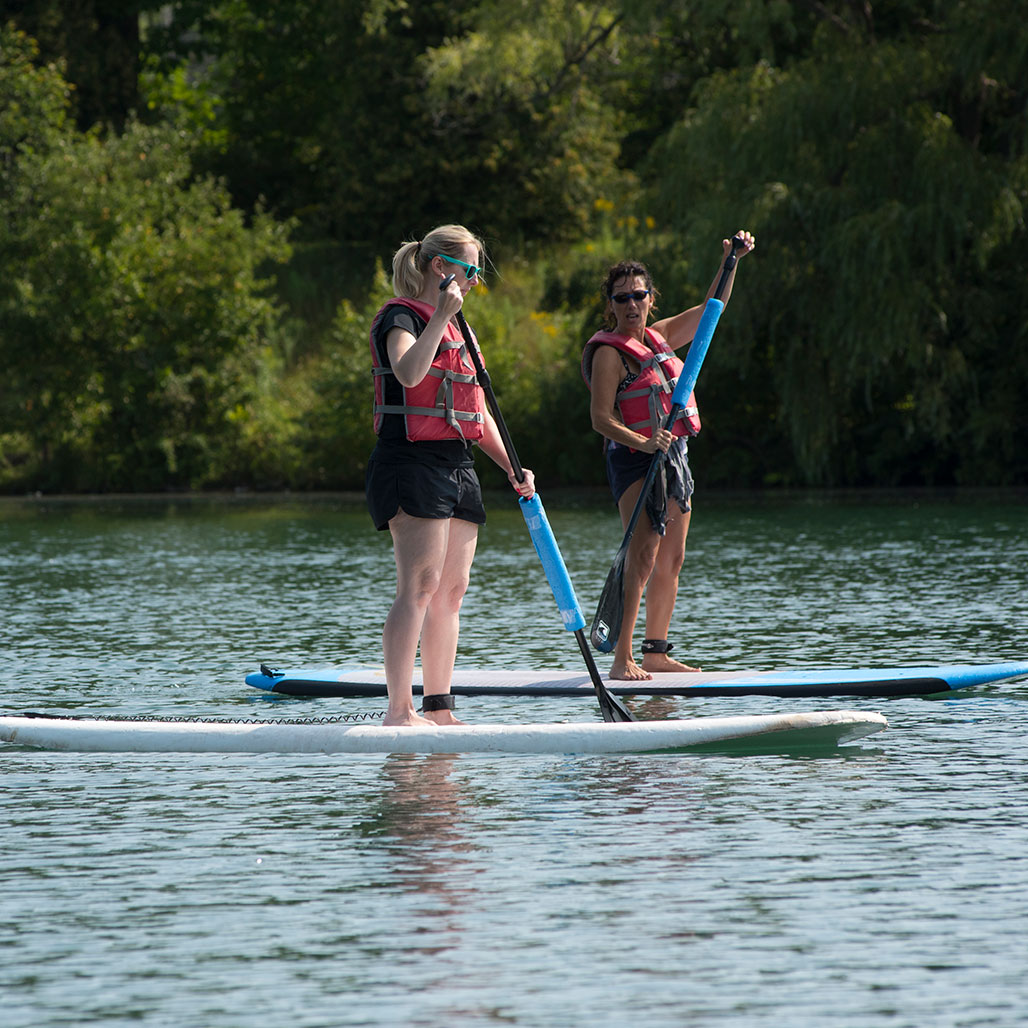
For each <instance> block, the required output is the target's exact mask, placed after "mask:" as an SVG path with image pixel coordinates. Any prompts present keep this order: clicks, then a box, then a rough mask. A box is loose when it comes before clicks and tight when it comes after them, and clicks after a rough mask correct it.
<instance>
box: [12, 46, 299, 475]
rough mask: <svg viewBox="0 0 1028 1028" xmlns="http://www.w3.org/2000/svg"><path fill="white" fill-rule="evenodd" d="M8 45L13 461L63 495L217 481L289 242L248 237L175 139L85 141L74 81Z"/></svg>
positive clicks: (282, 230) (258, 230) (236, 434)
mask: <svg viewBox="0 0 1028 1028" xmlns="http://www.w3.org/2000/svg"><path fill="white" fill-rule="evenodd" d="M3 44H4V45H3V51H4V58H3V72H2V73H0V82H2V83H3V88H4V90H5V92H6V93H7V94H8V99H9V100H10V101H11V108H10V109H12V110H14V111H17V112H18V117H13V118H12V117H9V118H6V119H5V120H4V122H3V123H2V126H0V129H2V131H3V136H2V137H0V152H3V153H5V154H8V155H12V156H11V157H10V160H9V168H8V171H9V174H8V175H7V176H6V177H5V183H6V186H5V195H4V207H5V215H6V217H5V219H4V222H3V224H4V229H3V231H4V235H5V238H4V241H3V242H4V245H3V248H2V251H0V253H2V257H0V326H2V335H0V346H2V349H3V359H4V367H5V372H6V382H5V385H6V388H5V390H4V393H3V396H4V400H3V426H4V432H5V440H6V442H5V445H4V453H5V455H6V458H7V462H8V464H10V463H12V462H17V463H20V464H23V465H28V467H29V468H30V469H31V475H32V477H33V480H34V481H35V482H36V483H38V484H39V485H41V486H46V487H49V488H55V487H63V488H77V489H83V488H89V489H147V488H149V489H153V488H162V487H165V486H169V485H179V486H196V485H202V484H204V482H205V481H208V480H210V479H212V478H213V479H215V480H217V479H219V478H220V477H221V476H222V474H223V473H224V472H225V470H226V469H227V468H228V467H230V466H232V464H233V462H236V463H238V453H237V449H238V446H239V443H240V432H241V425H240V422H241V421H245V420H246V415H245V411H246V410H247V407H248V404H249V401H250V400H251V399H252V397H253V396H254V394H255V391H256V390H255V387H254V384H253V383H254V377H255V366H256V365H257V364H258V363H259V359H260V357H261V352H262V349H263V348H264V347H265V346H266V340H267V336H268V333H269V330H270V327H271V325H272V323H273V319H274V314H275V310H274V307H273V305H272V303H271V301H270V300H269V299H268V298H267V297H266V296H264V295H262V294H263V292H264V287H265V285H266V283H265V282H264V281H263V280H262V278H261V277H260V276H259V274H258V268H259V266H260V265H261V263H262V262H264V261H265V260H268V259H283V258H285V257H286V256H287V254H288V250H287V242H286V226H283V225H279V224H276V223H274V222H273V221H272V220H271V219H270V218H268V217H267V216H265V215H262V214H260V213H258V214H257V215H256V216H255V218H254V220H253V224H252V225H247V224H246V223H245V220H244V218H243V216H242V213H241V212H240V211H238V210H233V209H232V208H231V206H230V204H229V202H228V197H227V194H226V192H225V190H224V188H223V187H222V186H220V185H219V184H218V183H216V182H214V181H213V180H210V179H196V178H194V177H193V175H192V172H191V167H190V162H189V157H188V154H187V153H185V152H184V151H183V148H182V142H181V140H180V139H179V138H178V136H177V135H176V134H175V133H174V132H172V131H170V130H168V129H167V128H163V127H159V126H158V127H147V126H144V125H140V124H138V123H136V122H130V123H129V124H127V125H126V127H125V130H124V132H123V133H121V134H112V135H108V136H105V137H101V136H100V135H99V134H97V133H95V132H91V133H85V134H83V133H79V132H78V131H77V130H75V129H74V128H73V127H71V126H69V125H67V124H66V122H65V118H64V109H63V106H62V104H61V102H60V100H61V98H62V97H64V96H65V95H66V87H65V85H64V83H63V81H62V79H61V76H60V73H59V71H58V70H57V69H56V68H53V67H48V68H45V69H31V68H30V67H29V66H30V62H31V58H32V56H33V55H32V50H31V46H30V44H29V43H28V41H27V40H26V39H25V37H23V36H18V35H15V34H12V33H9V32H5V33H4V38H3ZM23 86H24V88H22V87H23ZM28 140H31V143H30V142H28ZM19 440H20V441H22V442H21V445H19V442H18V441H19Z"/></svg>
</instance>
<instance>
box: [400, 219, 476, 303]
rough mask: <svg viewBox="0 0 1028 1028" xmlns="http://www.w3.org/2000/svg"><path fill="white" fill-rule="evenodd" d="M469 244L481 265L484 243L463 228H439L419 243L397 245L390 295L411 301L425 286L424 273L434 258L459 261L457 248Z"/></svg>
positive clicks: (458, 249)
mask: <svg viewBox="0 0 1028 1028" xmlns="http://www.w3.org/2000/svg"><path fill="white" fill-rule="evenodd" d="M469 243H470V244H471V245H472V246H473V247H475V249H476V250H478V260H477V262H476V263H477V264H478V265H479V266H482V264H483V263H484V261H485V243H483V242H482V240H481V239H479V238H478V236H476V235H475V234H474V233H473V232H470V231H469V230H468V229H466V228H465V227H464V226H463V225H439V226H438V227H437V228H434V229H432V231H431V232H429V233H428V235H427V236H425V238H424V239H422V240H421V242H420V243H419V242H417V241H413V242H407V243H403V244H401V246H400V248H399V250H397V251H396V253H394V254H393V293H394V294H395V295H396V296H406V297H408V298H413V297H416V296H420V295H421V290H422V289H423V288H424V286H425V272H426V271H427V270H428V266H429V264H431V263H432V258H433V257H435V256H436V255H437V254H442V255H443V256H444V257H460V254H461V247H464V246H467V245H468V244H469Z"/></svg>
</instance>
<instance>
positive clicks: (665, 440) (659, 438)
mask: <svg viewBox="0 0 1028 1028" xmlns="http://www.w3.org/2000/svg"><path fill="white" fill-rule="evenodd" d="M674 441H675V437H674V436H673V435H672V434H671V433H670V432H669V431H668V430H667V429H666V428H658V429H657V434H656V435H654V436H651V437H650V438H649V439H647V440H646V445H645V446H640V447H639V449H640V450H643V451H645V452H646V453H656V452H657V450H661V451H663V452H664V453H667V451H668V448H669V447H670V446H671V444H672V443H673V442H674Z"/></svg>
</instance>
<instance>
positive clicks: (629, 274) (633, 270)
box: [603, 261, 660, 327]
mask: <svg viewBox="0 0 1028 1028" xmlns="http://www.w3.org/2000/svg"><path fill="white" fill-rule="evenodd" d="M636 275H638V276H639V277H640V278H642V280H643V281H644V282H645V283H646V288H647V289H648V290H649V291H650V296H652V297H653V306H652V307H651V308H650V310H651V312H652V311H655V310H656V309H657V297H658V296H660V292H659V291H658V290H657V287H656V286H655V285H654V284H653V276H652V275H651V274H650V269H649V268H647V267H646V265H645V264H643V262H642V261H618V262H617V264H613V265H611V267H610V268H608V269H607V277H606V278H605V279H604V280H603V302H604V308H603V312H604V317H605V319H606V322H607V325H608V327H612V326H613V325H615V324H616V323H617V319H616V318H615V317H614V313H613V311H612V310H611V307H610V298H611V296H613V295H614V283H615V282H617V280H618V279H620V278H635V277H636Z"/></svg>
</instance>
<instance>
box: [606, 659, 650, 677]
mask: <svg viewBox="0 0 1028 1028" xmlns="http://www.w3.org/2000/svg"><path fill="white" fill-rule="evenodd" d="M607 677H608V678H612V679H614V680H615V681H617V682H646V681H649V679H651V678H652V677H653V675H651V674H649V672H648V671H646V670H645V669H643V668H641V667H639V665H638V664H636V662H635V661H634V660H633V659H632V658H631V657H629V658H628V660H627V661H626V662H625V663H624V664H622V663H621V661H619V660H615V661H614V663H613V664H611V666H610V674H608V675H607Z"/></svg>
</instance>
